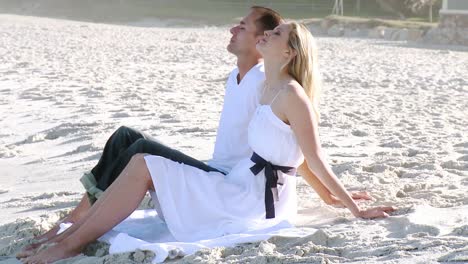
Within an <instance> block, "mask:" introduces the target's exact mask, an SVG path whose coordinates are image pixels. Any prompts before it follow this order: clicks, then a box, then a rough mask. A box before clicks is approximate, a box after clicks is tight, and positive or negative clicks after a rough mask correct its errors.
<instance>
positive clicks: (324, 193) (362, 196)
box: [297, 161, 372, 207]
mask: <svg viewBox="0 0 468 264" xmlns="http://www.w3.org/2000/svg"><path fill="white" fill-rule="evenodd" d="M297 171H298V173H299V175H301V176H302V177H303V178H304V179H305V181H306V182H307V183H308V184H309V185H310V186H311V187H312V188H313V189H314V191H315V192H316V193H317V194H318V195H319V197H320V198H321V199H322V200H323V201H324V202H325V203H326V204H327V205H332V206H335V207H344V204H343V203H342V202H341V200H340V199H338V198H336V196H334V195H333V194H332V193H331V192H330V190H328V189H327V187H325V185H323V183H322V182H321V181H320V179H319V178H317V176H315V175H314V173H313V172H312V171H311V170H310V169H309V165H308V164H307V161H304V162H303V163H302V164H301V165H300V166H299V167H298V168H297ZM349 194H350V195H351V198H353V199H354V200H372V196H371V195H370V194H369V193H367V192H365V191H360V192H349Z"/></svg>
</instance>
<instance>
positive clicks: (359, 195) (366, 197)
mask: <svg viewBox="0 0 468 264" xmlns="http://www.w3.org/2000/svg"><path fill="white" fill-rule="evenodd" d="M350 195H351V198H353V200H355V201H370V200H373V199H374V198H372V196H371V195H370V194H369V193H368V192H366V191H361V192H350ZM330 198H331V201H330V202H329V203H327V204H328V205H331V206H334V207H338V208H344V207H346V206H345V205H344V204H343V203H342V202H341V200H340V199H338V198H337V197H336V196H334V195H332V194H331V195H330Z"/></svg>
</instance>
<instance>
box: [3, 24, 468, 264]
mask: <svg viewBox="0 0 468 264" xmlns="http://www.w3.org/2000/svg"><path fill="white" fill-rule="evenodd" d="M229 36H230V34H229V31H228V28H227V27H193V28H191V27H148V26H146V27H138V26H129V25H127V26H125V25H110V24H95V23H86V22H76V21H68V20H59V19H49V18H38V17H28V16H16V15H0V113H1V115H0V212H1V214H0V263H2V264H6V263H18V262H17V261H16V260H15V259H14V258H13V256H14V255H15V253H16V252H17V251H18V250H19V249H20V248H22V247H23V246H24V245H26V244H27V243H28V242H29V241H30V240H31V239H32V237H33V235H37V234H39V233H41V232H44V231H45V230H47V229H48V228H50V227H51V226H52V224H53V223H55V222H56V221H57V220H58V219H60V217H61V216H63V215H64V214H65V213H66V212H68V211H69V210H70V209H71V208H73V206H75V205H76V204H77V203H78V202H79V199H80V198H81V196H82V194H83V191H84V189H83V187H82V185H81V183H80V182H79V178H80V177H81V175H82V174H83V173H84V172H86V171H88V170H90V169H91V168H92V166H93V165H94V164H95V163H96V162H97V160H98V159H99V155H100V152H101V151H102V149H103V147H104V143H105V141H106V139H107V138H108V137H109V136H110V135H111V133H112V132H113V131H114V130H115V129H117V128H118V127H120V126H122V125H125V126H129V127H134V128H137V129H139V130H142V131H145V132H147V133H149V134H151V135H152V136H154V137H156V138H158V139H159V140H162V141H163V142H165V143H167V144H168V145H170V146H173V147H175V148H177V149H179V150H181V151H183V152H186V153H188V154H190V155H192V156H194V157H197V158H199V159H201V160H208V159H209V158H210V157H211V153H212V150H213V146H214V140H215V135H216V129H217V125H218V120H219V114H220V111H221V107H222V101H223V95H224V84H225V81H226V79H227V76H228V74H229V72H230V71H231V70H232V69H233V68H234V67H235V57H234V56H232V55H230V54H229V53H228V52H227V51H226V48H225V47H226V44H227V43H228V40H229ZM317 41H318V44H319V57H320V66H321V69H322V74H323V79H324V91H323V95H322V100H321V114H322V119H321V122H320V136H321V141H322V146H323V148H324V150H325V152H326V154H327V156H328V160H329V162H330V164H331V165H332V167H333V170H334V172H335V173H336V175H337V176H338V177H339V178H340V179H341V180H342V182H343V183H344V184H345V186H346V187H347V188H348V189H349V190H353V191H357V190H367V191H369V192H370V193H371V194H372V195H373V196H374V198H375V200H374V201H372V202H367V203H362V206H363V207H366V206H371V205H392V206H397V207H398V208H399V209H398V211H397V212H396V213H394V214H393V216H392V217H390V218H388V219H384V220H374V221H372V220H363V219H356V218H354V217H353V216H352V215H351V213H349V211H348V210H346V209H340V208H334V207H330V206H327V205H326V204H325V203H323V202H322V201H321V200H320V199H319V198H318V196H317V195H316V194H315V193H314V191H313V190H312V189H311V188H310V187H309V186H307V185H306V183H305V181H303V180H301V181H300V184H299V186H298V189H297V191H298V193H299V196H300V200H299V207H300V210H299V217H298V219H297V221H296V226H298V227H299V228H316V229H318V231H317V232H316V233H314V234H313V235H311V236H307V237H304V238H294V239H293V238H282V237H274V238H271V239H269V240H267V241H262V242H258V243H252V244H245V245H240V246H238V247H235V248H216V249H207V250H202V251H200V252H198V253H196V254H195V255H191V256H187V257H185V258H182V259H177V260H174V262H177V263H193V262H202V263H464V262H468V195H467V193H468V133H467V132H468V130H467V127H468V49H467V48H461V47H443V46H428V45H423V44H416V43H407V42H398V41H384V40H376V39H358V38H329V37H318V38H317ZM142 207H143V208H148V207H149V206H148V205H143V206H142ZM107 248H108V247H107V246H106V245H105V244H103V243H97V244H93V245H91V246H90V247H88V248H87V250H86V251H85V254H86V255H80V256H77V257H75V258H71V259H67V260H64V261H62V262H60V263H75V264H77V263H80V264H82V263H109V262H110V263H140V262H150V261H151V259H152V257H153V256H152V255H151V254H152V253H149V252H142V251H137V252H131V253H125V254H118V255H109V254H108V251H107Z"/></svg>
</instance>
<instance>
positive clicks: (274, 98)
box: [270, 89, 283, 106]
mask: <svg viewBox="0 0 468 264" xmlns="http://www.w3.org/2000/svg"><path fill="white" fill-rule="evenodd" d="M281 91H283V89H280V90H279V91H278V93H276V95H275V97H273V100H271V102H270V106H271V105H272V104H273V102H274V101H275V100H276V98H277V97H278V95H279V94H280V93H281Z"/></svg>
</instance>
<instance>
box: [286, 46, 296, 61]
mask: <svg viewBox="0 0 468 264" xmlns="http://www.w3.org/2000/svg"><path fill="white" fill-rule="evenodd" d="M286 53H287V54H288V58H289V60H292V59H293V58H294V57H296V56H297V52H296V51H295V50H293V49H291V48H289V49H288V51H287V52H286Z"/></svg>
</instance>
